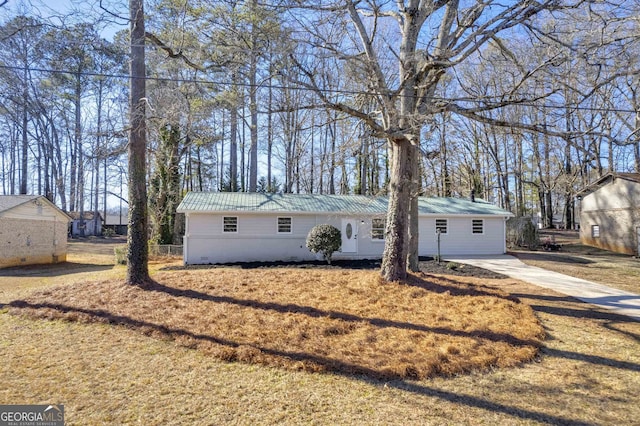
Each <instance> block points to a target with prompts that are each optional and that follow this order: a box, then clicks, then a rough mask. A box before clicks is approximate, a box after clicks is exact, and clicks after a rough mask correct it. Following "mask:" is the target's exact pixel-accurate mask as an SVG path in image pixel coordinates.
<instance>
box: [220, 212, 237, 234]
mask: <svg viewBox="0 0 640 426" xmlns="http://www.w3.org/2000/svg"><path fill="white" fill-rule="evenodd" d="M222 232H238V217H237V216H224V217H223V218H222Z"/></svg>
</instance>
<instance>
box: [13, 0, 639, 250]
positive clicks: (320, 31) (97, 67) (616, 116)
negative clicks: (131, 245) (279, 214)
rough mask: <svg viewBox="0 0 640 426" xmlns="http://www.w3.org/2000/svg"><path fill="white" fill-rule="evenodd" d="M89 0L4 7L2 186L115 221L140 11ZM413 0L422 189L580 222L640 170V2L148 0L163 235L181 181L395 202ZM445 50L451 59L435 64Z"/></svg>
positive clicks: (152, 202)
mask: <svg viewBox="0 0 640 426" xmlns="http://www.w3.org/2000/svg"><path fill="white" fill-rule="evenodd" d="M84 3H85V5H84V6H83V9H82V11H77V12H74V11H73V10H69V11H65V12H64V13H63V12H60V11H55V10H51V9H50V8H46V7H45V6H43V5H42V4H39V5H37V6H38V7H36V4H35V3H34V2H24V3H20V4H18V5H17V6H16V5H11V4H9V3H8V2H4V3H3V2H0V4H1V5H0V16H1V17H2V18H1V22H0V24H1V25H0V157H1V164H0V166H1V175H0V180H1V184H2V193H3V194H18V193H29V194H43V195H46V196H47V197H48V198H49V199H50V200H52V201H54V202H55V203H56V204H57V205H59V206H61V207H62V208H63V209H65V210H67V211H98V212H102V213H103V214H104V213H105V212H106V210H107V209H108V208H109V206H110V205H111V207H113V206H115V205H116V204H117V203H118V197H123V198H126V195H123V193H122V192H121V188H122V187H123V186H125V187H126V182H127V132H128V128H129V123H130V121H129V118H130V117H129V109H128V103H127V98H128V96H129V60H130V59H129V43H130V42H129V31H128V30H127V29H125V28H126V27H123V25H128V21H127V19H125V18H127V17H128V11H127V5H118V4H117V3H113V4H111V3H109V4H107V2H95V3H93V4H92V3H87V2H84ZM404 3H407V4H406V5H404V6H403V7H404V9H403V8H400V7H399V5H401V4H404ZM413 3H415V7H416V10H422V11H424V10H428V12H429V13H426V16H424V19H425V22H424V26H423V28H424V29H423V30H422V32H421V33H420V34H418V37H417V47H416V52H417V53H416V54H415V56H414V57H412V59H411V60H412V61H416V62H417V63H419V64H427V65H425V67H427V66H428V67H429V72H434V73H437V75H438V77H437V84H434V85H433V87H432V91H431V92H429V93H427V94H426V95H425V94H423V95H422V96H423V99H427V100H428V101H429V102H428V103H429V106H428V108H425V109H424V110H421V114H420V115H419V116H417V115H414V116H412V120H418V121H419V123H418V124H419V126H418V127H419V141H418V142H417V143H418V145H419V167H420V170H419V176H420V179H419V189H418V192H419V193H420V194H424V195H434V196H462V197H467V196H469V194H470V193H471V191H474V192H475V195H476V197H478V198H483V199H485V200H488V201H490V202H492V203H495V204H497V205H500V206H502V207H504V208H505V209H508V210H510V211H512V212H514V213H515V214H516V215H518V216H529V215H531V216H537V215H539V216H540V218H541V219H540V220H541V222H542V225H543V226H545V227H546V226H551V225H552V221H553V216H554V215H556V216H558V220H557V224H559V226H564V227H567V228H572V227H573V226H574V216H575V214H574V211H573V209H574V207H575V203H576V200H575V194H576V192H577V191H578V190H579V189H580V188H582V187H584V186H585V185H587V184H588V183H589V182H592V181H593V180H595V179H596V178H598V177H600V176H602V175H603V174H605V173H607V172H633V171H635V172H640V139H639V135H638V129H639V125H640V98H639V96H638V90H640V88H639V87H638V82H639V80H640V75H639V73H638V68H639V65H640V60H639V59H640V49H639V45H638V44H639V41H640V18H639V16H640V4H639V2H638V1H622V0H620V1H597V2H595V1H593V2H591V1H575V2H555V1H541V2H529V1H523V2H512V3H513V5H511V6H509V5H507V6H503V5H501V4H499V3H497V2H496V3H495V4H494V2H492V1H485V2H477V1H439V2H438V1H431V2H418V1H416V2H412V1H408V2H389V1H372V0H370V1H360V2H358V1H334V2H325V1H321V2H305V1H277V0H264V1H263V0H260V1H258V0H249V1H239V2H233V1H215V2H211V1H202V0H194V1H185V0H156V1H149V2H146V3H145V7H146V31H147V37H146V99H147V102H146V111H147V120H146V125H147V180H148V182H149V187H148V199H149V212H150V219H151V224H152V229H153V231H152V239H154V240H155V241H158V242H163V243H169V242H172V241H173V240H174V239H175V235H174V234H175V233H174V216H175V208H176V206H177V204H178V203H179V201H180V199H181V197H182V195H183V194H184V193H185V192H186V191H188V190H197V191H210V190H211V191H266V192H294V193H298V192H302V193H326V194H333V193H336V194H337V193H340V194H347V193H349V194H373V195H378V194H386V193H387V190H388V183H389V161H390V160H389V152H390V143H389V133H383V132H381V131H376V127H375V123H373V120H379V121H380V122H382V123H384V122H385V119H384V116H383V117H382V118H379V117H378V116H379V115H380V114H381V113H380V98H382V97H384V96H386V95H388V94H390V93H393V94H396V95H397V94H398V93H400V91H401V89H402V87H399V86H397V85H398V84H399V82H400V81H401V79H400V78H399V77H398V75H399V74H398V68H402V66H403V65H402V64H403V62H402V61H400V60H399V57H400V51H401V49H400V46H401V45H402V43H403V40H404V39H405V38H404V36H406V34H404V33H403V32H402V31H401V30H399V28H402V25H400V26H398V25H397V23H398V22H399V21H401V20H403V19H406V16H409V15H410V12H411V11H410V10H408V8H410V7H412V6H411V5H412V4H413ZM427 3H428V4H429V5H430V9H428V8H427V9H424V8H423V7H424V5H425V4H427ZM507 3H509V2H507ZM10 6H11V7H10ZM396 6H398V7H396ZM517 7H518V8H519V9H518V8H517ZM354 13H355V14H356V15H354ZM403 14H404V15H403ZM509 14H510V15H509ZM356 16H359V21H357V20H354V17H356ZM448 19H451V20H452V21H451V22H449V24H450V26H449V28H450V29H451V31H450V33H447V35H446V36H443V34H442V31H441V29H442V28H444V26H445V24H446V23H447V20H448ZM501 19H502V21H501V22H502V24H501V25H502V26H501V27H499V28H498V27H496V26H495V25H496V23H497V22H498V21H500V20H501ZM357 22H360V23H361V24H362V28H361V30H362V32H359V31H358V28H356V26H355V25H356V24H357ZM403 22H404V21H403ZM401 23H402V22H401ZM118 25H119V26H118ZM492 25H493V27H492ZM114 29H121V31H117V32H115V30H114ZM363 33H364V34H367V35H368V36H370V39H369V40H368V41H367V43H362V40H361V38H362V37H361V35H362V34H363ZM455 37H457V38H455ZM454 38H455V40H454ZM362 46H366V47H365V48H363V47H362ZM444 48H447V49H449V52H451V54H449V55H448V56H447V61H448V62H447V63H444V62H442V61H441V60H440V59H439V60H438V61H435V60H434V59H433V58H435V57H436V56H437V55H438V54H441V53H442V51H443V49H444ZM367 49H369V50H367ZM438 49H439V50H438ZM434 52H435V53H434ZM371 55H373V56H374V57H375V58H376V61H377V62H376V67H377V68H376V70H375V72H372V61H371V57H372V56H371ZM421 55H422V56H421ZM425 69H426V68H425ZM434 70H435V71H434ZM418 72H421V71H418ZM434 75H435V74H434ZM372 76H377V78H379V80H378V81H374V80H373V78H374V77H372ZM381 82H382V83H383V84H381ZM381 87H384V88H385V90H388V92H383V91H382V89H381ZM430 90H431V89H430ZM402 96H405V95H402ZM394 102H402V99H401V98H396V99H395V101H394ZM372 123H373V125H372ZM385 129H386V130H385V131H387V132H388V131H389V129H388V128H385ZM124 194H126V190H125V192H124Z"/></svg>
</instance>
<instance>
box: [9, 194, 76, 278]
mask: <svg viewBox="0 0 640 426" xmlns="http://www.w3.org/2000/svg"><path fill="white" fill-rule="evenodd" d="M70 220H71V218H70V217H69V216H67V215H66V214H65V212H63V211H62V210H60V209H59V208H58V207H56V205H55V204H53V203H52V202H51V201H49V200H47V199H46V198H45V197H43V196H40V195H0V268H5V267H8V266H18V265H33V264H41V263H56V262H64V261H66V260H67V229H68V226H69V221H70Z"/></svg>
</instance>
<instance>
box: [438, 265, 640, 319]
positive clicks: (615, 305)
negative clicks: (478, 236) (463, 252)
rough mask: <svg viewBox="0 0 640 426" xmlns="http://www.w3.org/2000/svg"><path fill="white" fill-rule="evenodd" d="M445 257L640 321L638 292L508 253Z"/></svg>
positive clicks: (639, 297) (639, 296)
mask: <svg viewBox="0 0 640 426" xmlns="http://www.w3.org/2000/svg"><path fill="white" fill-rule="evenodd" d="M446 260H447V261H449V262H457V263H465V264H468V265H472V266H477V267H479V268H483V269H488V270H490V271H493V272H497V273H499V274H503V275H507V276H509V277H511V278H516V279H519V280H522V281H526V282H528V283H531V284H535V285H537V286H540V287H544V288H548V289H551V290H555V291H557V292H560V293H562V294H566V295H567V296H572V297H575V298H576V299H580V300H582V301H583V302H587V303H591V304H593V305H596V306H600V307H602V308H606V309H609V310H611V311H613V312H615V313H617V314H620V315H627V316H629V317H632V318H633V319H635V320H637V321H640V295H638V294H634V293H629V292H627V291H623V290H618V289H615V288H611V287H607V286H605V285H602V284H597V283H594V282H591V281H587V280H583V279H580V278H574V277H570V276H568V275H564V274H560V273H558V272H552V271H548V270H546V269H542V268H538V267H536V266H529V265H526V264H524V263H523V262H521V261H520V260H519V259H518V258H516V257H513V256H509V255H494V256H460V257H456V256H452V257H446Z"/></svg>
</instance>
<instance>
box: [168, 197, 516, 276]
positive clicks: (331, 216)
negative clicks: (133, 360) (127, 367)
mask: <svg viewBox="0 0 640 426" xmlns="http://www.w3.org/2000/svg"><path fill="white" fill-rule="evenodd" d="M177 211H178V212H179V213H184V214H185V217H186V230H185V236H184V263H185V264H208V263H228V262H243V261H278V260H281V261H302V260H315V259H319V258H320V257H319V256H316V255H315V254H313V253H311V252H310V251H309V249H307V247H306V237H307V234H308V233H309V231H310V230H311V228H313V227H314V226H315V225H318V224H322V223H328V224H331V225H333V226H335V227H336V228H338V229H340V230H341V231H342V249H341V252H339V253H335V254H334V256H333V257H334V259H379V258H381V257H382V253H383V249H384V226H385V215H386V211H387V198H386V197H367V196H362V195H303V194H262V193H237V192H236V193H233V192H190V193H188V194H187V195H186V197H185V198H184V200H182V202H181V203H180V205H179V206H178V210H177ZM419 211H420V216H419V226H420V240H419V241H420V244H419V253H420V255H421V256H434V255H436V254H437V237H438V235H437V233H436V229H440V247H441V254H442V255H463V254H501V253H505V251H506V244H505V221H506V219H508V218H509V217H510V216H512V214H511V213H510V212H508V211H506V210H503V209H500V208H498V207H496V206H494V205H491V204H489V203H486V202H483V201H475V202H474V201H470V200H466V199H457V198H422V197H421V198H420V199H419Z"/></svg>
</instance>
